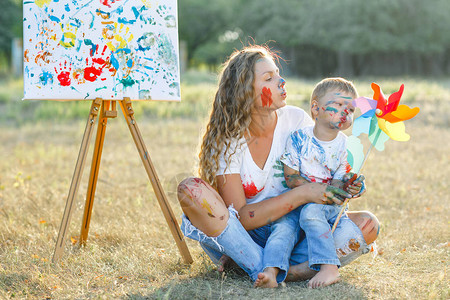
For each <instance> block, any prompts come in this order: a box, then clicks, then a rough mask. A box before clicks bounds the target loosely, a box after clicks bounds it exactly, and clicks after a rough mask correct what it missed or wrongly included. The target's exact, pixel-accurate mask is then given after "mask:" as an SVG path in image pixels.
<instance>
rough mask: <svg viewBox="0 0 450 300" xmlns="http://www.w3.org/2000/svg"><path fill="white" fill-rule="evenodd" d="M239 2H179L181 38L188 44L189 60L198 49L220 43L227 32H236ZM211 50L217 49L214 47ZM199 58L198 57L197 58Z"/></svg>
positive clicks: (229, 0)
mask: <svg viewBox="0 0 450 300" xmlns="http://www.w3.org/2000/svg"><path fill="white" fill-rule="evenodd" d="M237 2H238V1H237V0H214V1H208V0H183V1H178V19H179V22H178V23H179V26H178V31H179V37H180V39H181V40H185V41H186V42H187V50H188V60H189V61H191V60H192V58H193V57H194V56H195V53H196V51H197V49H199V48H200V47H202V46H203V45H205V44H208V43H219V37H220V36H221V35H223V34H225V32H226V31H227V30H234V29H235V25H234V23H235V22H236V20H235V18H234V13H233V12H234V11H235V9H236V7H235V5H236V3H237ZM209 48H210V49H214V48H217V47H212V46H211V45H210V47H209ZM203 51H204V50H203ZM197 57H198V56H197Z"/></svg>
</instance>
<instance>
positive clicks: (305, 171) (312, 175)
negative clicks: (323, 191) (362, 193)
mask: <svg viewBox="0 0 450 300" xmlns="http://www.w3.org/2000/svg"><path fill="white" fill-rule="evenodd" d="M280 160H281V161H282V162H283V163H284V164H285V165H287V166H288V167H290V168H292V169H294V170H298V171H300V174H301V175H302V176H303V177H304V178H306V179H308V180H309V181H310V182H324V183H331V180H332V179H339V180H342V178H343V177H344V175H345V174H346V173H348V172H349V171H350V170H351V168H350V165H349V164H348V162H347V136H346V135H345V134H344V133H342V132H340V131H339V132H338V134H337V136H336V138H335V139H333V140H332V141H321V140H319V139H318V138H316V137H315V136H314V126H308V127H306V128H303V129H300V130H298V131H295V132H293V133H292V134H291V135H290V136H289V138H288V140H287V142H286V151H285V153H284V154H283V156H282V157H281V159H280Z"/></svg>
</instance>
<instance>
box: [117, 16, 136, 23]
mask: <svg viewBox="0 0 450 300" xmlns="http://www.w3.org/2000/svg"><path fill="white" fill-rule="evenodd" d="M117 22H118V23H120V24H134V23H135V22H136V20H127V19H126V18H120V17H119V18H118V19H117Z"/></svg>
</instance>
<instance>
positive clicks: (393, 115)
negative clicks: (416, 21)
mask: <svg viewBox="0 0 450 300" xmlns="http://www.w3.org/2000/svg"><path fill="white" fill-rule="evenodd" d="M371 86H372V90H373V91H374V94H373V99H370V98H366V97H359V98H357V99H355V100H353V106H355V107H358V108H359V109H360V110H361V113H362V115H361V116H360V117H358V118H357V119H356V120H355V122H354V123H353V130H352V135H351V136H350V137H349V138H348V140H347V154H348V156H347V160H348V163H349V164H350V166H351V167H352V169H353V170H354V172H356V173H357V175H356V176H354V177H353V178H352V180H351V181H353V180H355V179H356V178H357V177H358V176H359V175H360V173H361V170H362V168H363V166H364V163H365V162H366V160H367V157H368V156H369V153H370V151H371V150H372V148H373V147H375V149H377V150H378V151H383V150H384V143H385V142H386V141H387V140H389V138H391V139H393V140H395V141H402V142H405V141H408V140H409V135H408V134H407V133H406V132H405V124H404V123H403V121H405V120H409V119H411V118H413V117H414V116H415V115H417V114H418V113H419V111H420V109H419V108H418V107H414V108H410V107H409V106H407V105H399V103H400V98H401V97H402V94H403V89H404V85H403V84H402V85H401V86H400V89H399V90H398V92H395V93H393V94H392V95H391V96H389V99H388V100H386V98H385V96H384V95H383V92H382V91H381V88H380V86H379V85H378V84H376V83H372V85H371ZM361 133H366V134H367V135H368V136H369V141H370V144H371V145H370V147H369V149H368V150H367V153H366V155H364V149H363V145H362V144H361V141H360V140H359V138H358V136H359V135H360V134H361ZM349 200H350V199H345V201H344V204H343V205H342V209H341V211H340V212H339V215H338V216H337V218H336V221H335V222H334V224H333V228H332V229H331V231H332V232H334V230H335V229H336V226H337V224H338V222H339V219H340V218H341V216H342V213H343V212H344V210H345V207H346V206H347V203H348V201H349Z"/></svg>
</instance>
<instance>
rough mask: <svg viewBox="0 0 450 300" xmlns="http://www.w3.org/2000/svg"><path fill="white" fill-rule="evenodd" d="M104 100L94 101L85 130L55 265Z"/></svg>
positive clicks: (56, 250)
mask: <svg viewBox="0 0 450 300" xmlns="http://www.w3.org/2000/svg"><path fill="white" fill-rule="evenodd" d="M101 103H102V100H101V99H99V98H97V99H95V100H94V101H92V105H91V110H90V112H89V117H88V120H87V123H86V128H85V130H84V134H83V139H82V141H81V146H80V151H79V153H78V159H77V163H76V165H75V171H74V173H73V176H72V183H71V184H70V189H69V195H68V196H67V202H66V207H65V209H64V215H63V218H62V220H61V226H60V228H59V233H58V239H57V241H56V246H55V252H54V253H53V258H52V261H53V262H54V263H55V262H57V261H58V260H59V259H60V258H61V255H62V254H63V252H64V238H65V236H66V233H67V229H68V227H69V224H70V218H71V216H72V208H73V204H74V200H75V196H76V195H77V192H78V187H79V183H80V180H81V176H82V174H83V168H84V162H85V161H86V155H87V152H88V150H89V142H90V140H91V137H92V129H93V127H94V124H95V119H96V117H97V114H98V111H99V109H100V105H101Z"/></svg>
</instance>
